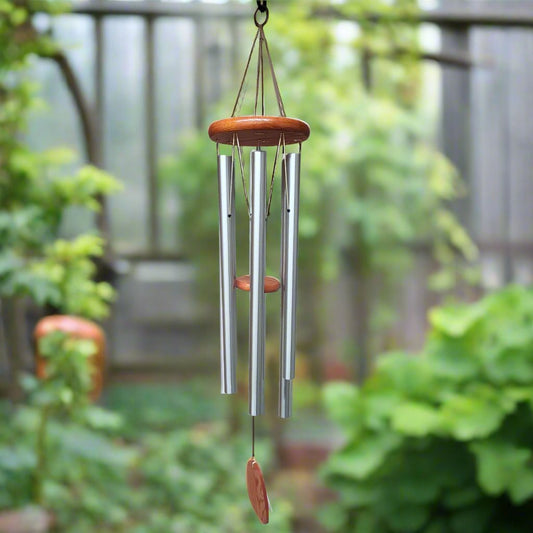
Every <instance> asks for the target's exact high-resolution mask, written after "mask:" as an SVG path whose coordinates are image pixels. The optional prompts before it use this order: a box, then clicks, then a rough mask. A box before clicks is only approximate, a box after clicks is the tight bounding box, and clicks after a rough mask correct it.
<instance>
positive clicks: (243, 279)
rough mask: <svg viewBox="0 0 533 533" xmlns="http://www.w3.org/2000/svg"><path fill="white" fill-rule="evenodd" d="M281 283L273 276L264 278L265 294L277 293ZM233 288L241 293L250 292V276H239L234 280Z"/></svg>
mask: <svg viewBox="0 0 533 533" xmlns="http://www.w3.org/2000/svg"><path fill="white" fill-rule="evenodd" d="M280 286H281V283H280V281H279V279H277V278H275V277H273V276H265V292H266V293H269V292H277V291H279V288H280ZM235 287H236V288H237V289H239V290H241V291H246V292H250V275H249V274H246V275H244V276H239V277H238V278H237V279H236V280H235Z"/></svg>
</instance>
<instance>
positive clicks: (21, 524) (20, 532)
mask: <svg viewBox="0 0 533 533" xmlns="http://www.w3.org/2000/svg"><path fill="white" fill-rule="evenodd" d="M53 525H54V519H53V516H52V515H51V514H50V513H49V512H48V511H45V510H44V509H42V508H40V507H25V508H23V509H16V510H12V511H1V512H0V533H47V532H48V531H50V530H51V528H52V527H53Z"/></svg>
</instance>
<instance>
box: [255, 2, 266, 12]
mask: <svg viewBox="0 0 533 533" xmlns="http://www.w3.org/2000/svg"><path fill="white" fill-rule="evenodd" d="M257 9H259V11H261V13H264V12H265V11H266V10H267V9H268V7H267V0H257Z"/></svg>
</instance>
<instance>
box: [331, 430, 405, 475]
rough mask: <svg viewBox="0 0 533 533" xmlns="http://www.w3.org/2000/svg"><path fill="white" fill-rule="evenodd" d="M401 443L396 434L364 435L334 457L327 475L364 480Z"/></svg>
mask: <svg viewBox="0 0 533 533" xmlns="http://www.w3.org/2000/svg"><path fill="white" fill-rule="evenodd" d="M401 442H402V438H401V437H400V436H399V435H396V434H394V433H378V434H372V433H369V434H367V435H364V436H363V437H362V438H360V439H358V440H356V441H355V442H353V443H350V444H348V445H347V446H345V447H344V448H343V449H342V450H340V451H338V452H336V453H335V454H333V455H332V457H331V458H330V460H329V461H328V465H327V474H328V475H335V474H336V475H341V476H344V477H349V478H354V479H357V480H359V479H363V478H365V477H367V476H368V475H370V474H372V473H373V472H375V470H376V469H377V468H379V467H380V466H381V465H382V464H383V462H384V461H385V459H386V457H387V455H388V454H389V453H390V452H391V451H392V450H394V449H395V448H397V447H398V446H399V445H400V444H401Z"/></svg>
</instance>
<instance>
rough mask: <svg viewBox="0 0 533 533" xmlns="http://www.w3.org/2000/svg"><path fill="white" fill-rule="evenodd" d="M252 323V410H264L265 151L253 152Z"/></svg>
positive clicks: (250, 380) (256, 413) (251, 175)
mask: <svg viewBox="0 0 533 533" xmlns="http://www.w3.org/2000/svg"><path fill="white" fill-rule="evenodd" d="M250 168H251V171H250V208H251V212H252V213H251V218H250V323H249V330H250V332H249V342H250V345H249V373H250V375H249V396H248V402H249V412H250V414H251V415H252V416H256V415H260V414H263V413H264V411H265V394H264V380H265V329H266V323H265V291H264V277H265V245H266V152H265V151H263V150H252V152H251V154H250Z"/></svg>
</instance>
